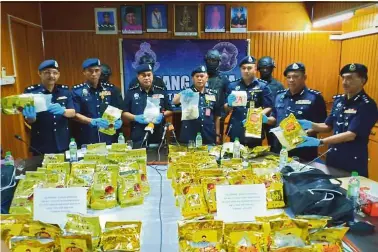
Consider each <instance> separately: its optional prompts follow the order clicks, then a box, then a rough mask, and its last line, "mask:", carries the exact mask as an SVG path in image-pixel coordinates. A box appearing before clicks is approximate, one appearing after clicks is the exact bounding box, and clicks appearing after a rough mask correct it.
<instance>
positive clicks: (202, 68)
mask: <svg viewBox="0 0 378 252" xmlns="http://www.w3.org/2000/svg"><path fill="white" fill-rule="evenodd" d="M196 73H207V69H206V67H205V66H203V65H201V66H198V67H196V68H195V69H194V70H193V71H192V77H193V76H194V75H195V74H196Z"/></svg>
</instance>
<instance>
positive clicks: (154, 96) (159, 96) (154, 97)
mask: <svg viewBox="0 0 378 252" xmlns="http://www.w3.org/2000/svg"><path fill="white" fill-rule="evenodd" d="M152 98H153V99H162V98H164V95H163V94H154V95H152Z"/></svg>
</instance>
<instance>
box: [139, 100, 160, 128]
mask: <svg viewBox="0 0 378 252" xmlns="http://www.w3.org/2000/svg"><path fill="white" fill-rule="evenodd" d="M159 114H160V99H155V98H152V97H147V105H146V108H145V109H144V112H143V115H144V118H145V120H146V121H147V122H154V121H155V120H156V119H157V118H158V116H159Z"/></svg>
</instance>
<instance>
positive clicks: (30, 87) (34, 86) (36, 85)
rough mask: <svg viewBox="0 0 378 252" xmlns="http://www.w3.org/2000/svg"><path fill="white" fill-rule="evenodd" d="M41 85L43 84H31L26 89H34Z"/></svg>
mask: <svg viewBox="0 0 378 252" xmlns="http://www.w3.org/2000/svg"><path fill="white" fill-rule="evenodd" d="M40 86H41V84H35V85H31V86H29V87H27V88H26V89H27V90H33V89H35V88H38V87H40Z"/></svg>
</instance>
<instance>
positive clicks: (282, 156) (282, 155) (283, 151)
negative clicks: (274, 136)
mask: <svg viewBox="0 0 378 252" xmlns="http://www.w3.org/2000/svg"><path fill="white" fill-rule="evenodd" d="M288 158H289V153H288V152H287V150H286V147H285V146H282V149H281V151H280V169H282V168H284V167H285V166H286V165H287V160H288Z"/></svg>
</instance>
